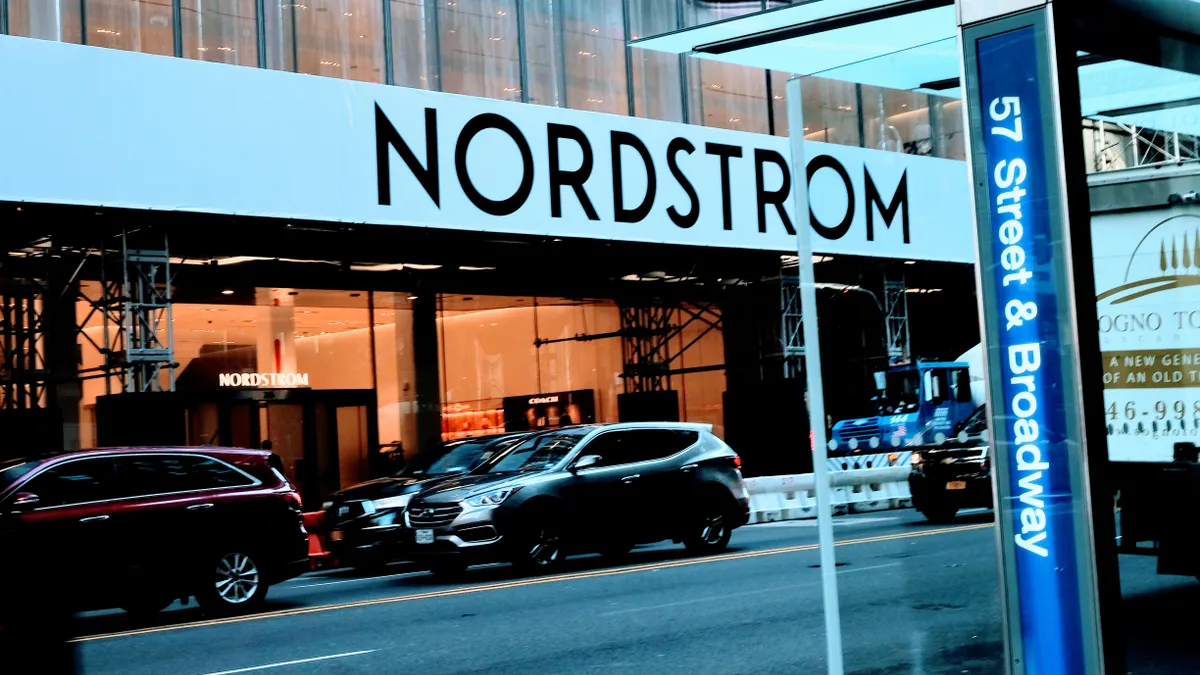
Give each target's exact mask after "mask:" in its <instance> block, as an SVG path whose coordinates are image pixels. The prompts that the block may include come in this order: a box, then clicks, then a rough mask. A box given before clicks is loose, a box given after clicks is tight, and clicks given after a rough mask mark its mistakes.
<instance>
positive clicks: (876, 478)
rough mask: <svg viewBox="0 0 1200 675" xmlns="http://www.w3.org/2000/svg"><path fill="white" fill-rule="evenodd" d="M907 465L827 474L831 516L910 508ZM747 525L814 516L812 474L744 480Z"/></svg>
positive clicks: (814, 500)
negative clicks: (748, 501) (748, 523)
mask: <svg viewBox="0 0 1200 675" xmlns="http://www.w3.org/2000/svg"><path fill="white" fill-rule="evenodd" d="M910 470H911V469H910V468H909V466H908V465H907V464H906V465H903V466H889V467H886V468H882V469H859V470H855V471H837V472H832V473H830V474H829V482H830V487H831V488H832V503H833V513H834V515H842V514H846V513H868V512H871V511H884V510H888V509H899V508H907V507H910V506H912V494H911V493H910V492H909V489H908V474H909V472H910ZM746 490H747V492H749V493H750V522H751V523H770V522H775V521H780V520H804V519H807V518H816V517H817V497H816V493H815V492H814V483H813V475H812V474H811V473H805V474H796V475H790V476H762V477H759V478H747V479H746Z"/></svg>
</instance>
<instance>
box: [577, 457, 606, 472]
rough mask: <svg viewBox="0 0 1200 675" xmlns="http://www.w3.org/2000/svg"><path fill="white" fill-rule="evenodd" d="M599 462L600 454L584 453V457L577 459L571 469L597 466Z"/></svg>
mask: <svg viewBox="0 0 1200 675" xmlns="http://www.w3.org/2000/svg"><path fill="white" fill-rule="evenodd" d="M599 463H600V455H584V456H583V457H580V458H579V459H577V460H575V463H574V464H573V465H571V471H572V472H575V471H579V470H580V469H586V468H588V467H589V466H596V465H597V464H599Z"/></svg>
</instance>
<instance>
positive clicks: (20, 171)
mask: <svg viewBox="0 0 1200 675" xmlns="http://www.w3.org/2000/svg"><path fill="white" fill-rule="evenodd" d="M0 62H4V63H10V64H20V66H19V67H12V68H4V69H0V90H3V91H4V92H5V95H6V99H7V100H9V101H13V102H16V101H19V102H20V104H19V105H8V106H4V107H2V108H0V124H2V125H3V128H6V129H11V130H20V133H14V134H10V135H9V138H8V140H7V141H6V143H5V151H4V153H3V154H2V155H0V199H2V200H9V201H31V202H45V203H62V204H82V205H90V206H113V207H128V208H137V209H156V210H164V211H192V212H206V213H222V214H235V215H247V216H266V217H277V218H292V219H308V220H319V221H332V222H349V223H373V224H380V225H398V226H411V227H436V228H446V229H454V230H468V231H485V232H496V233H510V234H527V235H541V236H556V237H585V238H594V239H610V240H625V241H639V242H658V243H671V244H684V245H697V246H719V247H730V248H752V249H763V250H776V251H794V250H795V240H794V235H795V232H796V227H798V226H801V225H803V226H808V227H812V228H813V231H814V233H815V234H816V235H817V237H816V238H815V239H814V248H815V249H816V250H817V251H818V252H820V253H828V254H854V255H867V256H879V257H895V258H905V259H926V260H942V261H953V262H965V263H969V262H974V260H975V252H974V245H973V239H972V233H971V229H970V224H971V218H970V204H969V198H968V189H969V183H968V179H967V173H966V166H965V164H964V163H963V162H957V161H951V160H943V159H934V158H928V157H915V156H910V155H903V154H899V153H889V152H879V151H871V150H864V149H861V148H852V147H843V146H835V145H827V144H823V143H810V144H809V147H808V149H807V157H808V166H807V167H806V168H805V171H803V172H793V171H792V168H791V167H790V166H789V160H790V157H789V153H788V144H787V139H785V138H778V137H773V136H764V135H760V134H750V133H745V132H737V131H728V130H722V129H710V128H705V127H701V126H697V125H687V124H678V123H671V122H658V121H653V120H644V119H639V118H629V117H621V116H614V115H605V114H598V113H589V112H580V111H572V110H563V109H559V108H551V107H545V106H535V105H528V104H520V103H510V102H504V101H493V100H488V99H481V98H474V97H467V96H458V95H453V94H440V93H431V92H424V91H419V90H413V89H404V88H400V87H389V86H386V85H375V84H364V83H360V82H351V81H345V80H336V79H331V78H322V77H312V76H307V75H296V74H293V73H282V72H276V71H268V70H259V69H255V68H247V67H237V66H226V65H222V64H212V63H204V62H200V61H189V60H184V59H174V58H168V57H158V56H149V55H143V54H133V53H128V52H121V51H117V50H107V49H96V48H87V47H80V46H76V45H70V44H60V43H53V42H46V41H38V40H29V39H24V38H15V37H0ZM796 176H801V177H802V179H805V180H808V181H809V184H810V195H811V200H812V208H811V213H808V214H803V217H802V218H797V216H796V214H795V213H793V205H792V199H791V197H790V193H791V186H792V184H793V182H794V181H795V180H796V179H797V178H796Z"/></svg>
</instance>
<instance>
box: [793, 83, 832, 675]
mask: <svg viewBox="0 0 1200 675" xmlns="http://www.w3.org/2000/svg"><path fill="white" fill-rule="evenodd" d="M787 98H788V129H789V130H790V131H789V136H790V138H791V144H792V195H793V199H794V203H795V214H796V252H797V255H799V256H800V261H799V262H800V320H801V323H802V327H803V330H804V373H805V375H806V377H807V378H808V421H809V426H810V427H812V456H813V480H814V483H815V488H816V492H817V542H818V553H819V554H820V556H821V590H822V596H823V599H824V603H823V604H824V607H825V648H826V652H827V659H828V661H829V674H830V675H842V674H843V672H844V670H845V668H844V666H843V664H842V621H841V608H840V607H839V605H838V590H837V565H836V561H835V559H834V550H833V547H834V542H833V510H832V506H831V505H830V494H829V490H830V487H829V462H828V455H827V453H826V447H827V446H826V443H827V439H826V438H825V390H824V389H823V388H822V385H821V341H820V338H819V336H818V333H817V289H816V282H815V279H814V275H813V250H812V227H810V225H809V221H808V170H807V166H808V162H807V161H806V159H805V155H804V107H803V99H802V98H801V97H800V78H793V79H791V80H788V83H787Z"/></svg>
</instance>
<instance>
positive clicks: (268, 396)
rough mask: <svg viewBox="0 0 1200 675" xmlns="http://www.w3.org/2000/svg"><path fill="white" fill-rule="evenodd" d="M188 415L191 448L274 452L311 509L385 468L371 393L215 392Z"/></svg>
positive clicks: (190, 407)
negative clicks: (261, 449) (380, 452)
mask: <svg viewBox="0 0 1200 675" xmlns="http://www.w3.org/2000/svg"><path fill="white" fill-rule="evenodd" d="M186 408H187V428H188V437H187V441H188V445H193V446H196V445H220V446H225V447H235V448H266V449H270V450H271V451H272V452H274V453H275V454H276V455H279V458H280V459H281V460H283V467H284V474H285V475H286V476H287V478H288V480H290V481H292V484H293V485H295V486H296V487H297V489H299V490H300V495H301V497H302V498H303V499H304V507H305V508H306V509H316V508H319V507H320V505H321V502H322V501H323V500H324V499H325V498H326V497H327V496H328V495H330V494H332V493H334V492H336V491H338V490H340V489H342V488H344V487H347V486H350V485H354V484H355V483H360V482H362V481H364V480H368V479H370V478H374V477H376V476H378V475H380V474H381V473H382V472H383V470H384V468H385V467H384V466H383V462H382V460H381V458H380V457H379V452H378V449H379V425H378V420H377V410H378V409H377V407H376V397H375V391H374V390H371V389H335V390H314V389H241V390H236V391H224V392H220V393H215V394H214V393H211V392H210V393H205V394H203V395H202V396H197V397H195V398H194V399H193V400H191V401H188V402H187V404H186Z"/></svg>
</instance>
